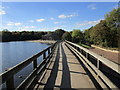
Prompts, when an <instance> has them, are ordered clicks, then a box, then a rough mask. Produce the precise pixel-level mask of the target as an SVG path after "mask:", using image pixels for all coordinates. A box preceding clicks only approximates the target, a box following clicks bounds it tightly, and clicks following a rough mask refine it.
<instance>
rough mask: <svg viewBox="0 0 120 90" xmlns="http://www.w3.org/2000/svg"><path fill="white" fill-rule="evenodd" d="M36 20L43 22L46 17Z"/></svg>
mask: <svg viewBox="0 0 120 90" xmlns="http://www.w3.org/2000/svg"><path fill="white" fill-rule="evenodd" d="M36 21H37V22H43V21H45V19H43V18H42V19H36Z"/></svg>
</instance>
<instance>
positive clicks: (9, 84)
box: [6, 75, 14, 90]
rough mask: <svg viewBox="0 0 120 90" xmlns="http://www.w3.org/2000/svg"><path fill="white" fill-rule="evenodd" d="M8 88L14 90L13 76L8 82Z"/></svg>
mask: <svg viewBox="0 0 120 90" xmlns="http://www.w3.org/2000/svg"><path fill="white" fill-rule="evenodd" d="M6 87H7V90H14V76H13V75H11V76H10V77H9V78H8V79H7V80H6Z"/></svg>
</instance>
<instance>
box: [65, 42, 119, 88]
mask: <svg viewBox="0 0 120 90" xmlns="http://www.w3.org/2000/svg"><path fill="white" fill-rule="evenodd" d="M65 42H66V45H67V47H68V48H69V49H71V50H72V51H73V52H74V53H75V54H76V55H77V56H78V57H79V58H80V60H81V61H82V62H83V63H84V65H85V66H86V67H87V68H88V70H89V71H90V72H91V74H92V75H93V77H94V78H95V79H96V81H97V82H98V83H99V84H100V86H101V87H102V88H107V87H109V88H117V86H116V85H115V84H114V83H113V82H111V81H110V80H109V79H108V78H107V77H106V76H105V75H104V74H103V73H102V72H101V71H100V68H101V67H100V64H101V63H103V64H105V65H106V63H105V61H103V60H107V59H104V58H102V57H101V56H99V55H96V54H95V53H93V52H91V51H89V50H87V49H85V48H83V47H81V46H79V45H77V44H74V43H72V42H69V41H65ZM78 48H79V50H80V49H82V50H84V51H85V52H86V56H84V55H83V54H82V53H81V52H79V50H78ZM80 51H81V50H80ZM91 53H92V54H91ZM88 54H90V55H92V56H94V57H95V58H96V59H97V66H95V65H94V64H92V63H91V62H90V61H89V58H88ZM97 56H98V57H97ZM109 62H111V61H108V64H107V65H112V64H113V65H116V63H113V62H111V63H110V64H109ZM117 65H118V66H119V64H117ZM108 67H111V66H108ZM111 68H112V69H113V70H114V69H115V68H114V67H111ZM115 71H117V70H115ZM117 73H119V72H118V71H117ZM101 80H102V81H101ZM106 85H107V86H106Z"/></svg>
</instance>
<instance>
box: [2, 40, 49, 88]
mask: <svg viewBox="0 0 120 90" xmlns="http://www.w3.org/2000/svg"><path fill="white" fill-rule="evenodd" d="M48 46H49V45H47V44H42V43H35V42H25V41H20V42H5V43H0V50H1V51H2V53H1V55H0V56H1V62H0V68H2V69H1V71H0V73H1V72H4V71H5V70H6V69H8V68H11V67H13V66H15V65H16V64H18V63H20V62H22V61H24V60H25V59H27V58H29V57H31V56H32V55H34V54H36V53H38V52H40V51H42V50H43V49H45V48H47V47H48ZM41 61H42V56H41V57H39V58H38V64H39V63H40V62H41ZM32 69H33V65H32V64H30V65H28V66H27V67H26V68H24V69H23V70H21V71H20V72H19V73H17V74H16V75H14V80H15V81H14V82H15V87H16V86H18V84H19V83H21V82H22V81H23V80H24V79H25V78H26V77H27V75H28V74H30V72H31V71H32ZM20 76H22V78H20Z"/></svg>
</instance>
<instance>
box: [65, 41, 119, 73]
mask: <svg viewBox="0 0 120 90" xmlns="http://www.w3.org/2000/svg"><path fill="white" fill-rule="evenodd" d="M66 42H67V43H69V44H72V45H74V46H76V47H79V48H80V49H82V50H84V51H85V52H86V53H88V54H90V55H92V56H94V57H95V58H96V59H98V60H99V61H101V62H102V63H103V64H105V65H107V66H108V67H109V68H111V69H112V70H114V71H116V72H117V73H119V74H120V64H118V63H115V62H113V61H111V60H108V59H107V58H104V57H102V56H100V55H98V54H96V53H94V52H92V51H89V50H88V49H86V48H84V47H81V46H79V45H77V44H75V43H72V42H69V41H66Z"/></svg>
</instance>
